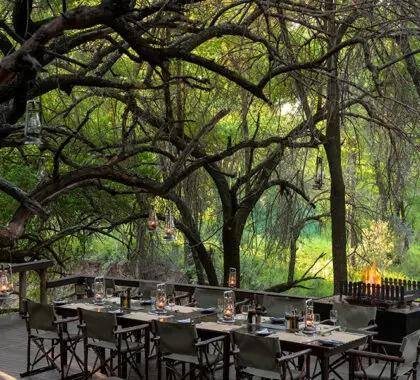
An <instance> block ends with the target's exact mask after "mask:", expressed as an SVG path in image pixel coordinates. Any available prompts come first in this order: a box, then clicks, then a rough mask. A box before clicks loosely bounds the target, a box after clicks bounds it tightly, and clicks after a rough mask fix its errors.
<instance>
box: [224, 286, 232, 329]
mask: <svg viewBox="0 0 420 380" xmlns="http://www.w3.org/2000/svg"><path fill="white" fill-rule="evenodd" d="M223 320H224V321H225V322H233V321H234V320H235V293H234V292H233V290H227V291H226V292H224V293H223Z"/></svg>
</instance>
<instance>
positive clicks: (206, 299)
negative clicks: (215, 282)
mask: <svg viewBox="0 0 420 380" xmlns="http://www.w3.org/2000/svg"><path fill="white" fill-rule="evenodd" d="M193 297H194V300H195V305H196V306H199V307H202V308H207V307H213V306H217V300H218V299H219V298H223V290H218V289H206V288H195V291H194V295H193Z"/></svg>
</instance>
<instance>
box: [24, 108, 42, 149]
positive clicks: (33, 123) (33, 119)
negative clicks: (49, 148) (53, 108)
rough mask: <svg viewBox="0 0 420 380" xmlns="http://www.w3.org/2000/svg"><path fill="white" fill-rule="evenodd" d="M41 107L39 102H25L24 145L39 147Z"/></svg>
mask: <svg viewBox="0 0 420 380" xmlns="http://www.w3.org/2000/svg"><path fill="white" fill-rule="evenodd" d="M42 120H43V119H42V105H41V102H40V101H39V100H28V101H27V102H26V119H25V144H27V145H28V144H36V145H41V144H42V139H41V137H42V136H41V134H42Z"/></svg>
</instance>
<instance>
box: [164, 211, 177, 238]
mask: <svg viewBox="0 0 420 380" xmlns="http://www.w3.org/2000/svg"><path fill="white" fill-rule="evenodd" d="M163 240H165V241H174V240H175V223H174V218H173V216H172V211H171V208H170V207H168V211H167V213H166V219H165V229H164V235H163Z"/></svg>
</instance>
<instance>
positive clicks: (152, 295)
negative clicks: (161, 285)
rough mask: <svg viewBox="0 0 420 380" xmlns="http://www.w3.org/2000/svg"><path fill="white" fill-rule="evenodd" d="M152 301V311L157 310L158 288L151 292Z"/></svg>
mask: <svg viewBox="0 0 420 380" xmlns="http://www.w3.org/2000/svg"><path fill="white" fill-rule="evenodd" d="M150 301H151V302H152V311H155V310H156V290H152V291H151V292H150Z"/></svg>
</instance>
